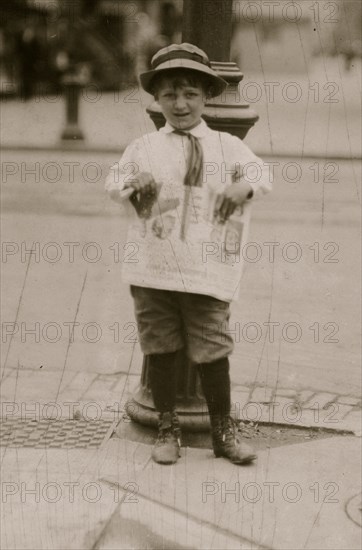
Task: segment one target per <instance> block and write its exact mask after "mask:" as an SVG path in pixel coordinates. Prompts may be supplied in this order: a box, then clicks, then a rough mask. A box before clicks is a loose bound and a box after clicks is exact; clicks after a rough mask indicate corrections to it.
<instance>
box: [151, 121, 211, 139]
mask: <svg viewBox="0 0 362 550" xmlns="http://www.w3.org/2000/svg"><path fill="white" fill-rule="evenodd" d="M174 130H175V128H174V127H173V126H171V124H169V122H166V124H165V126H163V127H162V128H161V129H160V132H162V133H163V134H171V133H172V132H174ZM208 130H209V127H208V126H207V124H206V122H205V121H204V120H203V119H201V122H200V123H199V124H198V125H197V126H195V128H192V129H191V130H187V133H189V134H192V135H193V136H195V137H196V138H203V137H205V136H206V134H207V132H208ZM185 133H186V131H185Z"/></svg>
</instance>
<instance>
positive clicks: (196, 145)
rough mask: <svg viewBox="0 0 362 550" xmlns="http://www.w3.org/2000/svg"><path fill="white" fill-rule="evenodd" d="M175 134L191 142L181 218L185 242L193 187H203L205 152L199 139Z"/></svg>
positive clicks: (185, 134) (179, 133)
mask: <svg viewBox="0 0 362 550" xmlns="http://www.w3.org/2000/svg"><path fill="white" fill-rule="evenodd" d="M174 133H175V134H177V135H179V136H186V137H187V138H188V140H189V144H190V150H189V154H188V157H187V164H186V174H185V177H184V186H185V196H184V206H183V211H182V217H181V233H180V238H181V239H182V240H183V241H184V240H185V237H186V232H187V226H188V221H189V220H188V204H189V201H190V195H191V189H190V188H191V187H202V165H203V151H202V147H201V145H200V142H199V140H198V139H197V137H195V136H193V135H192V134H190V133H189V132H183V131H182V130H174Z"/></svg>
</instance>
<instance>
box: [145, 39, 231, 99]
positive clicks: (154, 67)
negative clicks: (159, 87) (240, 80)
mask: <svg viewBox="0 0 362 550" xmlns="http://www.w3.org/2000/svg"><path fill="white" fill-rule="evenodd" d="M170 69H191V70H192V71H196V72H198V73H201V74H203V75H205V76H207V77H208V79H209V81H210V85H211V87H212V88H211V91H210V94H211V97H216V96H217V95H219V94H221V92H223V91H224V90H225V88H226V86H227V82H226V81H225V80H224V79H223V78H221V77H220V76H218V75H217V73H216V72H215V71H214V70H213V69H212V68H211V65H210V61H209V58H208V57H207V55H206V53H205V52H204V51H203V50H201V49H200V48H198V47H197V46H194V45H193V44H188V43H186V42H185V43H183V44H172V45H171V46H167V47H166V48H162V49H161V50H159V51H158V52H157V53H156V54H155V55H154V56H153V57H152V60H151V70H150V71H147V72H145V73H141V74H140V81H141V85H142V87H143V89H144V90H146V92H148V93H149V94H153V87H152V80H153V78H154V77H155V76H156V75H158V74H162V73H166V71H169V70H170Z"/></svg>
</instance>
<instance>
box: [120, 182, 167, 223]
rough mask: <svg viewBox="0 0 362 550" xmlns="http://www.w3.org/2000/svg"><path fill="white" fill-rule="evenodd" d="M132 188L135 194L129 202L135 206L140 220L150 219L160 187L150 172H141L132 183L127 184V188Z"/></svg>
mask: <svg viewBox="0 0 362 550" xmlns="http://www.w3.org/2000/svg"><path fill="white" fill-rule="evenodd" d="M128 187H131V188H133V189H134V193H132V195H131V196H130V198H129V200H130V202H131V203H132V205H133V206H134V208H135V210H136V212H137V215H138V216H139V217H140V218H145V219H147V218H149V217H150V216H151V212H152V207H153V205H154V203H155V201H156V199H157V195H158V191H159V186H158V185H157V183H156V182H155V180H154V179H153V177H152V175H151V174H149V173H148V172H140V173H139V174H137V176H135V177H134V178H133V181H132V183H129V184H126V186H125V188H128Z"/></svg>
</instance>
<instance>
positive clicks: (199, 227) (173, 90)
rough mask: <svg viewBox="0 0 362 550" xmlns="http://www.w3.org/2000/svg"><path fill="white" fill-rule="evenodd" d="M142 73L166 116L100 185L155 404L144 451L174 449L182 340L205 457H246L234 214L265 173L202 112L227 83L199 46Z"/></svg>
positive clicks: (239, 460)
mask: <svg viewBox="0 0 362 550" xmlns="http://www.w3.org/2000/svg"><path fill="white" fill-rule="evenodd" d="M140 80H141V84H142V86H143V88H144V89H145V90H146V91H147V92H149V93H151V94H153V95H154V97H155V99H156V101H158V103H159V105H160V107H161V110H162V113H163V114H164V116H165V119H166V125H165V126H164V127H163V128H162V129H160V130H159V131H158V132H153V133H151V134H147V135H145V136H143V137H141V138H139V139H136V140H135V141H133V142H132V143H131V144H130V145H129V146H128V147H127V149H126V151H125V153H124V155H123V157H122V159H121V160H120V161H119V163H117V164H116V165H115V166H114V167H112V170H111V172H110V174H109V176H108V178H107V181H106V188H107V190H108V192H109V193H110V196H111V198H112V199H113V200H115V201H117V202H119V203H123V204H124V205H125V207H126V210H127V212H128V214H129V215H130V216H132V219H131V222H130V224H129V229H128V238H127V250H128V247H129V246H131V244H132V252H133V254H131V255H130V254H129V252H128V253H127V254H126V257H125V259H124V264H123V280H124V281H125V282H127V283H129V284H131V293H132V296H133V299H134V306H135V315H136V319H137V324H138V331H139V337H140V343H141V348H142V351H143V353H144V354H145V355H147V356H149V379H150V385H151V391H152V395H153V400H154V404H155V408H156V410H157V411H158V413H159V434H158V439H157V441H156V444H155V446H154V448H153V451H152V457H153V459H154V460H155V461H156V462H158V463H161V464H172V463H174V462H176V461H177V459H178V457H179V455H180V453H179V445H180V443H179V441H180V440H179V435H180V430H179V423H178V419H177V414H176V412H175V400H176V380H175V369H174V362H175V356H176V352H177V351H178V350H180V349H181V348H183V347H185V349H186V352H187V354H188V357H189V358H190V360H191V361H192V363H193V364H195V367H196V368H198V372H199V375H200V380H201V385H202V389H203V392H204V395H205V399H206V402H207V406H208V410H209V414H210V421H211V430H212V441H213V449H214V453H215V455H216V456H224V457H226V458H228V459H230V460H231V461H232V462H233V463H235V464H244V463H248V462H250V461H252V460H254V459H255V454H254V451H253V450H252V449H251V448H249V447H248V446H247V445H246V444H244V443H243V444H241V443H240V442H239V441H238V439H237V438H236V436H235V429H234V424H233V420H232V418H231V417H230V408H231V402H230V378H229V359H228V356H229V355H230V354H231V353H232V350H233V341H232V338H231V336H230V332H229V330H228V321H229V316H230V311H229V308H230V302H231V301H232V299H234V298H237V293H238V290H239V283H240V277H241V262H240V256H238V251H239V250H240V242H241V241H242V239H243V238H244V237H242V228H243V225H244V223H239V221H238V220H240V219H241V220H244V222H245V223H246V222H247V215H246V214H245V212H247V211H248V210H249V203H250V201H251V199H252V198H253V197H256V196H257V195H261V194H263V193H266V192H268V191H269V190H270V188H271V184H270V179H269V172H268V171H267V170H266V168H265V166H264V165H263V163H262V161H261V160H260V159H259V158H257V157H256V156H255V155H254V154H253V153H252V152H251V151H250V149H248V147H247V146H246V145H244V143H243V142H242V141H241V140H240V139H239V138H237V137H234V136H231V135H230V134H228V133H225V132H216V131H214V130H211V129H210V128H208V126H207V125H206V124H205V122H204V121H203V120H202V118H201V116H202V114H203V110H204V105H205V102H206V100H207V99H208V98H211V97H215V96H217V95H219V94H221V93H222V91H223V90H224V89H225V87H226V85H227V84H226V82H225V81H224V80H223V79H222V78H220V77H219V76H218V75H217V74H216V72H215V71H214V70H213V69H212V68H211V66H210V63H209V60H208V57H207V55H206V54H205V52H203V51H202V50H200V49H199V48H197V47H196V46H193V45H192V44H186V43H184V44H180V45H176V44H175V45H171V46H168V47H166V48H163V49H161V50H160V51H159V52H158V53H156V54H155V56H154V57H153V59H152V70H150V71H147V72H146V73H143V74H141V75H140ZM244 210H245V212H244ZM243 212H244V218H243V217H242V216H243ZM236 214H238V216H239V218H238V216H237V215H236ZM231 216H232V217H233V219H232V220H229V218H230V217H231ZM240 216H241V218H240ZM228 224H231V227H229V230H228V231H229V233H230V231H231V232H232V233H233V234H236V236H237V235H239V237H240V239H239V241H240V242H239V243H236V244H237V245H238V248H237V247H236V248H235V250H231V255H230V249H226V251H225V250H223V249H222V248H221V254H220V253H219V252H220V250H219V246H221V245H222V244H223V243H221V244H220V242H219V241H218V242H214V241H213V238H212V235H214V234H215V231H216V233H217V234H218V235H220V239H221V240H222V238H223V235H224V237H225V234H226V233H227V231H226V227H227V225H228ZM215 228H216V229H215ZM230 234H231V233H230ZM229 240H230V239H229ZM235 240H237V239H236V238H233V243H235ZM233 243H231V244H233ZM231 244H230V243H229V244H228V245H227V246H228V247H229V248H230V246H231ZM216 251H217V253H214V252H216ZM223 258H224V260H225V258H227V261H223ZM210 327H214V330H210ZM215 327H216V329H215Z"/></svg>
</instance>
